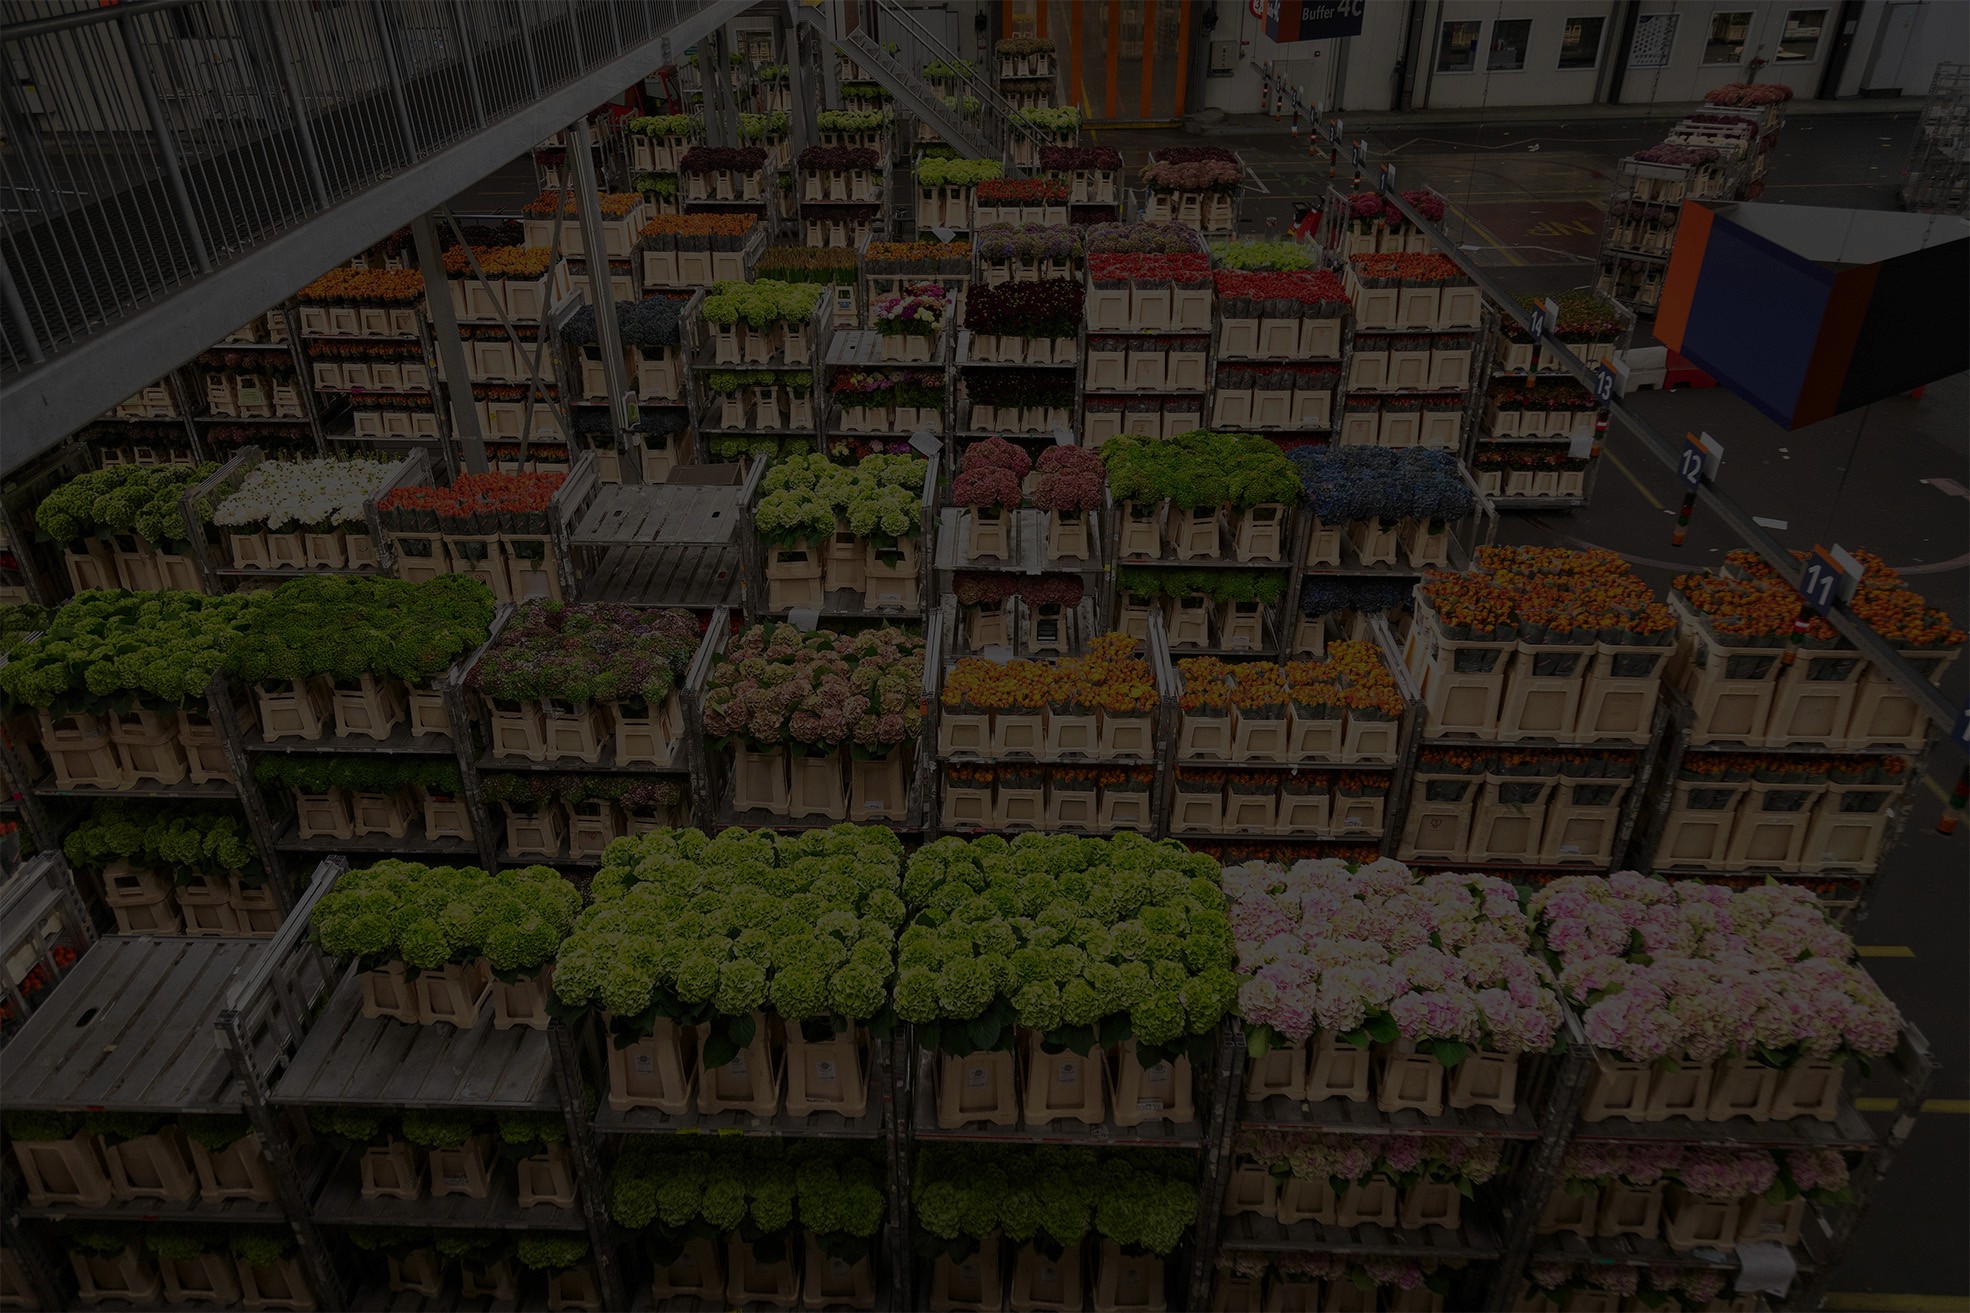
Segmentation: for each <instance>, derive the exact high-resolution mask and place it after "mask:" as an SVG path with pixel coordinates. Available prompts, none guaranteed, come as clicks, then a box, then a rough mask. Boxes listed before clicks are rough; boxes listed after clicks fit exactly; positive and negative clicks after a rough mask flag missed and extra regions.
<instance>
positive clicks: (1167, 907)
mask: <svg viewBox="0 0 1970 1313" xmlns="http://www.w3.org/2000/svg"><path fill="white" fill-rule="evenodd" d="M903 896H904V898H905V899H906V900H907V901H908V902H909V904H910V906H911V907H912V908H915V909H917V910H916V911H915V913H914V914H913V916H912V918H911V921H910V924H909V926H908V927H907V928H906V929H905V930H904V931H903V934H902V937H901V938H900V939H899V940H898V941H897V978H896V1014H897V1016H898V1017H899V1018H900V1019H902V1020H904V1021H909V1022H914V1023H916V1025H917V1028H918V1035H919V1037H920V1038H921V1039H922V1040H923V1042H924V1044H925V1045H926V1047H930V1048H934V1049H941V1050H943V1051H945V1052H950V1053H956V1054H959V1055H963V1054H967V1053H971V1052H974V1051H976V1050H979V1049H997V1048H1005V1047H1008V1046H1009V1045H1010V1043H1011V1040H1012V1035H1013V1027H1014V1024H1015V1023H1017V1024H1018V1025H1022V1026H1025V1027H1027V1028H1028V1029H1031V1030H1037V1031H1039V1032H1041V1033H1042V1034H1043V1035H1045V1036H1047V1038H1048V1042H1049V1043H1051V1044H1056V1045H1059V1046H1062V1047H1071V1048H1074V1049H1076V1050H1077V1051H1079V1052H1083V1053H1085V1052H1087V1051H1088V1049H1089V1048H1090V1047H1092V1046H1093V1044H1094V1043H1096V1042H1097V1041H1098V1042H1099V1043H1101V1044H1104V1045H1106V1044H1112V1043H1115V1042H1117V1041H1119V1040H1122V1039H1127V1038H1134V1039H1135V1041H1136V1043H1137V1046H1138V1050H1139V1053H1140V1055H1141V1056H1142V1060H1143V1061H1144V1062H1145V1063H1146V1062H1147V1061H1149V1060H1150V1056H1149V1055H1150V1052H1151V1051H1158V1052H1160V1051H1162V1050H1164V1049H1165V1048H1168V1047H1170V1046H1174V1045H1177V1044H1180V1043H1181V1042H1183V1037H1184V1036H1185V1035H1186V1034H1189V1035H1192V1036H1202V1035H1204V1034H1206V1033H1207V1032H1209V1031H1210V1030H1211V1029H1212V1028H1213V1027H1214V1026H1216V1025H1217V1023H1218V1021H1219V1019H1220V1018H1222V1017H1223V1016H1224V1015H1225V1014H1226V1013H1227V1012H1228V1011H1230V1010H1231V1008H1232V1005H1233V1004H1234V1003H1235V1002H1236V1001H1237V993H1238V978H1237V977H1236V976H1235V975H1233V974H1232V971H1231V967H1232V965H1233V962H1234V952H1233V946H1232V939H1231V923H1230V921H1229V919H1228V917H1227V915H1226V912H1225V903H1224V893H1223V891H1222V890H1221V889H1220V888H1219V886H1218V865H1217V862H1216V861H1215V860H1214V859H1212V858H1211V857H1208V856H1206V855H1204V854H1200V853H1192V852H1189V851H1188V850H1186V849H1184V848H1183V847H1182V846H1181V845H1180V844H1178V843H1176V842H1175V841H1174V840H1165V841H1164V842H1162V843H1152V842H1151V841H1150V840H1148V839H1145V838H1143V837H1142V836H1140V835H1135V834H1124V835H1121V836H1119V837H1117V838H1114V839H1082V838H1076V837H1074V836H1072V835H1041V834H1023V835H1021V836H1019V838H1017V839H1015V840H1014V841H1013V842H1011V843H1010V844H1008V843H1006V842H1004V841H1003V840H1000V839H996V838H988V839H979V840H973V841H971V842H966V841H964V840H961V839H957V838H946V839H939V840H937V841H936V842H934V843H929V844H925V845H924V846H923V847H921V848H919V849H917V851H916V852H915V853H914V854H912V855H911V857H910V863H909V866H908V868H907V869H906V870H905V872H904V875H903ZM1056 1051H1057V1050H1056Z"/></svg>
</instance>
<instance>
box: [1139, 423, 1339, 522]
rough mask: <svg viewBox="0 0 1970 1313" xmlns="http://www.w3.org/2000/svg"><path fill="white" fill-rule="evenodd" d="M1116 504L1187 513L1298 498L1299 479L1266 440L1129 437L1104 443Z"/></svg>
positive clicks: (1203, 432) (1209, 435)
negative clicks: (1165, 506)
mask: <svg viewBox="0 0 1970 1313" xmlns="http://www.w3.org/2000/svg"><path fill="white" fill-rule="evenodd" d="M1101 459H1102V463H1103V464H1105V465H1107V467H1108V488H1109V491H1110V492H1112V493H1113V494H1114V496H1115V500H1116V501H1118V502H1119V501H1138V502H1144V501H1162V500H1164V499H1165V498H1167V499H1168V500H1169V501H1171V502H1172V503H1174V504H1175V505H1177V506H1179V507H1181V508H1183V509H1184V510H1201V509H1205V508H1208V507H1213V506H1227V505H1228V506H1232V507H1236V508H1238V509H1240V510H1243V509H1245V508H1246V507H1250V506H1257V505H1260V504H1262V503H1265V502H1282V503H1284V504H1286V505H1289V506H1290V505H1292V504H1293V503H1294V502H1296V501H1298V500H1299V496H1300V486H1301V485H1300V475H1299V471H1298V470H1297V469H1295V468H1294V466H1293V462H1292V461H1290V460H1288V459H1287V458H1286V453H1285V452H1283V451H1281V450H1280V449H1279V448H1278V447H1277V446H1276V445H1274V444H1273V442H1272V441H1271V440H1270V439H1268V438H1262V437H1259V436H1257V435H1255V434H1251V433H1213V432H1211V431H1209V430H1207V429H1197V430H1194V431H1193V432H1190V433H1179V434H1177V435H1176V436H1175V437H1173V438H1145V437H1140V436H1138V435H1136V434H1132V433H1125V434H1123V435H1122V436H1120V437H1118V438H1114V439H1111V440H1110V441H1108V442H1106V443H1103V444H1102V447H1101Z"/></svg>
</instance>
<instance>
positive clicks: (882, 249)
mask: <svg viewBox="0 0 1970 1313" xmlns="http://www.w3.org/2000/svg"><path fill="white" fill-rule="evenodd" d="M857 262H858V271H859V272H858V282H859V283H860V286H861V302H862V304H863V305H864V306H872V305H874V304H875V303H876V301H877V300H879V299H881V298H882V297H885V296H896V295H900V294H901V293H902V291H903V289H904V288H905V287H906V286H907V285H910V284H914V283H925V282H933V283H937V284H938V285H940V286H941V287H943V288H944V290H945V291H946V292H948V293H950V294H951V311H950V313H951V314H952V315H953V316H962V315H963V314H964V304H965V289H966V288H967V287H968V286H969V284H970V283H971V279H972V249H971V242H970V240H969V239H959V240H956V241H948V242H944V241H916V242H876V241H871V242H870V243H869V244H868V245H866V246H864V247H862V248H861V250H860V251H859V252H858V253H857Z"/></svg>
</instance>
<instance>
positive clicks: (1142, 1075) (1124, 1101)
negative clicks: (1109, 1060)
mask: <svg viewBox="0 0 1970 1313" xmlns="http://www.w3.org/2000/svg"><path fill="white" fill-rule="evenodd" d="M1114 1063H1115V1066H1114V1072H1113V1076H1114V1081H1113V1085H1114V1090H1115V1115H1114V1123H1115V1125H1117V1126H1140V1125H1142V1124H1143V1123H1144V1122H1148V1121H1158V1120H1161V1121H1167V1122H1169V1123H1171V1124H1172V1125H1176V1126H1187V1125H1189V1124H1190V1123H1191V1122H1193V1121H1196V1120H1197V1109H1196V1106H1195V1104H1194V1103H1193V1102H1192V1099H1191V1092H1192V1088H1193V1086H1194V1084H1195V1080H1194V1077H1193V1075H1192V1073H1191V1068H1190V1059H1188V1058H1178V1059H1176V1060H1175V1061H1174V1062H1172V1061H1170V1060H1168V1059H1163V1060H1160V1061H1157V1062H1154V1063H1151V1064H1150V1065H1149V1066H1147V1067H1145V1066H1144V1065H1143V1064H1142V1061H1141V1059H1140V1058H1138V1057H1137V1055H1136V1042H1135V1041H1134V1040H1132V1039H1129V1040H1123V1041H1122V1042H1121V1043H1120V1044H1118V1045H1117V1046H1116V1048H1115V1058H1114Z"/></svg>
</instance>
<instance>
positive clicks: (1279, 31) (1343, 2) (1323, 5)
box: [1250, 0, 1368, 41]
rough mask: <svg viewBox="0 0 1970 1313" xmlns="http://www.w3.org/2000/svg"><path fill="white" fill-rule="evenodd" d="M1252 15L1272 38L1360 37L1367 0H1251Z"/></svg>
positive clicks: (1316, 39)
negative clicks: (1261, 23) (1261, 22)
mask: <svg viewBox="0 0 1970 1313" xmlns="http://www.w3.org/2000/svg"><path fill="white" fill-rule="evenodd" d="M1250 7H1251V11H1252V17H1254V18H1257V19H1260V20H1262V21H1263V22H1264V23H1265V34H1266V35H1267V36H1269V37H1271V38H1272V39H1273V40H1274V41H1324V40H1326V39H1327V38H1328V37H1336V36H1360V35H1361V20H1362V16H1363V14H1364V13H1365V12H1366V10H1367V7H1368V0H1251V5H1250Z"/></svg>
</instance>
